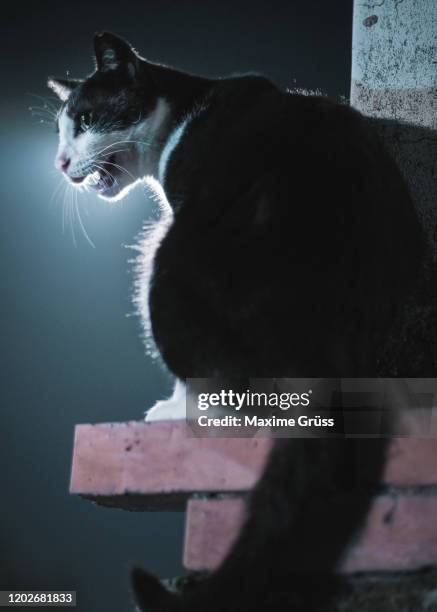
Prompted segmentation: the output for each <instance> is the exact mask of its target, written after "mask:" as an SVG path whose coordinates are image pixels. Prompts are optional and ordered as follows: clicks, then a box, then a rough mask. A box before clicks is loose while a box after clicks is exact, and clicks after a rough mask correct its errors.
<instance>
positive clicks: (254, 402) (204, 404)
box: [197, 389, 312, 411]
mask: <svg viewBox="0 0 437 612" xmlns="http://www.w3.org/2000/svg"><path fill="white" fill-rule="evenodd" d="M311 394H312V390H311V389H309V390H308V391H307V392H305V393H296V392H294V393H262V392H261V393H260V392H254V391H249V390H246V391H244V392H237V391H233V390H232V389H221V391H219V392H217V393H199V395H198V398H197V407H198V409H199V410H208V408H214V407H218V406H220V407H222V408H232V409H234V410H237V411H238V410H241V409H242V408H243V407H244V406H247V407H250V408H252V407H260V408H262V407H267V408H275V407H277V408H280V409H281V410H289V409H290V408H296V407H298V406H302V407H306V406H309V405H310V401H311Z"/></svg>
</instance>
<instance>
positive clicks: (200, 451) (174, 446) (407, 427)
mask: <svg viewBox="0 0 437 612" xmlns="http://www.w3.org/2000/svg"><path fill="white" fill-rule="evenodd" d="M425 430H426V427H424V425H423V419H422V417H421V415H420V413H419V412H417V413H416V412H415V413H411V414H409V415H407V416H405V417H404V418H403V425H402V432H403V435H405V436H407V435H410V434H411V435H413V436H417V435H421V436H422V435H423V434H424V431H425ZM428 430H429V428H428ZM428 430H427V431H428ZM369 443H370V441H369ZM271 444H272V441H271V440H270V439H269V438H265V437H260V438H219V437H217V438H213V437H211V438H196V437H193V434H192V432H191V430H190V429H189V428H188V427H187V426H186V424H185V423H184V422H170V421H167V422H155V423H143V422H129V423H115V424H112V423H102V424H98V425H78V426H77V427H76V434H75V442H74V454H73V466H72V474H71V485H70V491H71V493H76V494H80V495H83V496H87V497H91V498H93V499H95V500H96V501H98V502H100V503H103V504H105V503H106V504H108V505H118V506H123V507H126V508H130V507H132V508H133V506H135V507H141V509H148V508H153V509H154V508H155V507H159V508H163V507H171V506H172V505H173V504H174V503H175V500H176V498H177V500H179V501H178V503H183V502H184V500H185V499H186V498H187V497H188V496H189V495H190V494H191V493H192V492H201V493H202V492H232V491H247V490H249V489H251V488H252V487H253V485H254V484H255V482H256V480H257V478H258V476H259V474H260V472H261V470H262V468H263V465H264V463H265V461H266V457H267V456H268V453H269V450H270V448H271ZM436 466H437V438H426V437H420V438H418V437H402V438H394V439H393V440H392V441H391V446H390V449H389V453H388V462H387V465H386V468H385V474H384V478H383V480H384V482H385V483H387V484H392V485H398V486H402V485H407V486H414V485H431V484H437V467H436ZM122 498H123V499H122Z"/></svg>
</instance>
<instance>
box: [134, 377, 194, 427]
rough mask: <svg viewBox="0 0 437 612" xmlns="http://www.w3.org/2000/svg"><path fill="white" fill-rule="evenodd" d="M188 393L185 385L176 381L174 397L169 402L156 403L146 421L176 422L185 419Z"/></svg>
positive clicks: (148, 413)
mask: <svg viewBox="0 0 437 612" xmlns="http://www.w3.org/2000/svg"><path fill="white" fill-rule="evenodd" d="M186 405H187V400H186V391H185V385H184V383H183V382H181V381H180V380H176V383H175V386H174V389H173V395H172V396H171V397H169V398H168V399H167V400H160V401H159V402H156V404H155V405H154V406H152V408H150V410H148V411H147V412H146V414H145V417H144V420H145V421H147V422H149V421H176V420H181V419H185V416H186V412H187V411H186Z"/></svg>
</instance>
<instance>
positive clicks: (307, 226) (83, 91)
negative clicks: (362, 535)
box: [49, 33, 422, 612]
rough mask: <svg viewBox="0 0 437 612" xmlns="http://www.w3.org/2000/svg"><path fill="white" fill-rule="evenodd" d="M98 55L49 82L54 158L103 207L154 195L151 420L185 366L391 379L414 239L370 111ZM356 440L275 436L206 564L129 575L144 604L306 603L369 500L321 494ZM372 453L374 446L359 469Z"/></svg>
mask: <svg viewBox="0 0 437 612" xmlns="http://www.w3.org/2000/svg"><path fill="white" fill-rule="evenodd" d="M95 55H96V70H95V72H93V74H91V75H90V76H89V77H87V78H86V79H84V80H83V81H72V80H65V79H54V78H51V79H50V80H49V86H50V87H51V88H52V89H53V90H54V91H55V92H56V93H57V94H58V95H59V97H60V98H61V100H62V101H63V105H62V107H61V110H60V112H59V119H58V126H59V150H58V154H57V157H56V166H57V167H58V168H59V169H60V170H61V171H62V172H64V173H65V176H66V177H67V178H68V180H70V181H71V182H72V183H74V184H76V185H78V186H82V187H85V188H88V189H91V190H95V191H96V193H97V194H98V195H99V196H100V197H102V198H104V199H106V200H111V201H112V200H117V199H120V198H122V197H123V196H124V195H125V194H126V192H127V191H128V190H129V189H130V188H131V187H132V186H133V185H135V184H136V183H137V182H138V181H148V182H149V183H150V184H151V185H152V187H153V188H154V189H155V191H156V193H158V195H159V197H160V199H161V202H162V207H163V220H162V222H161V224H160V225H159V227H158V229H157V230H156V232H155V234H154V235H153V236H152V238H151V241H152V242H153V244H154V248H153V256H152V259H153V262H151V261H150V259H151V255H150V251H148V248H149V247H148V246H147V244H146V242H145V245H144V246H143V247H142V250H143V263H142V264H141V265H140V272H141V274H142V278H140V280H139V291H138V295H137V302H138V305H139V308H140V310H141V312H142V314H143V317H144V320H145V323H144V325H145V329H146V331H147V330H149V328H150V330H151V334H152V335H153V340H154V342H155V344H156V347H157V349H158V351H159V354H160V355H161V357H162V359H163V361H164V363H165V364H166V366H167V367H168V369H169V370H170V371H171V372H172V373H173V374H174V375H175V377H176V379H177V381H178V383H177V384H176V388H175V393H174V396H173V398H171V399H170V401H168V402H162V403H158V405H157V406H156V407H155V409H154V410H152V412H151V413H150V415H149V418H151V419H153V418H156V419H159V418H172V417H174V416H176V417H177V418H181V417H183V416H184V407H185V401H184V393H185V390H184V383H183V381H185V380H186V379H187V378H190V377H198V378H201V377H205V378H206V377H219V378H221V379H222V380H235V379H236V378H238V379H243V380H244V379H248V378H251V377H361V376H365V377H373V376H378V375H381V374H386V375H387V374H390V372H384V371H381V365H380V364H381V360H380V355H381V354H382V353H383V352H384V351H385V352H386V351H387V350H389V349H387V338H388V334H389V330H390V329H391V327H392V325H393V323H394V321H395V318H396V317H397V315H398V313H399V310H400V309H402V305H403V303H404V302H405V301H406V300H407V299H409V296H410V295H411V292H412V290H413V287H414V282H415V278H416V275H417V272H418V270H419V267H420V265H421V260H422V237H421V230H420V226H419V223H418V220H417V218H416V213H415V210H414V207H413V205H412V202H411V200H410V197H409V193H408V190H407V188H406V186H405V183H404V181H403V179H402V177H401V175H400V173H399V171H398V169H397V167H396V165H395V164H394V162H393V161H392V159H391V158H390V156H389V155H388V154H387V152H386V151H385V149H384V147H383V146H382V144H381V143H380V141H379V139H378V137H377V136H376V134H375V133H374V131H373V129H372V128H371V127H370V126H369V124H368V122H367V121H366V120H365V119H364V118H363V117H362V116H361V115H360V114H359V113H358V112H355V111H354V110H352V109H351V108H349V107H347V106H346V105H341V104H337V103H335V102H333V101H331V100H328V99H326V98H324V97H320V96H309V95H302V94H297V93H292V92H287V91H281V90H280V89H278V88H277V87H276V86H275V85H274V84H273V83H271V82H270V81H269V80H268V79H266V78H263V77H260V76H255V75H248V76H241V77H233V78H224V79H217V80H211V79H205V78H200V77H197V76H192V75H189V74H185V73H182V72H178V71H176V70H173V69H171V68H167V67H164V66H161V65H157V64H153V63H150V62H148V61H146V60H144V59H143V58H141V57H140V56H139V55H138V54H137V53H136V52H135V51H134V50H133V49H132V47H131V46H130V45H129V44H127V43H126V42H125V41H123V40H122V39H120V38H118V37H116V36H114V35H112V34H108V33H104V34H98V35H96V37H95ZM151 263H152V265H150V264H151ZM391 361H393V359H392V360H391ZM397 373H398V374H400V375H402V374H407V373H408V364H405V365H403V364H397ZM365 442H367V443H368V444H367V445H365V446H366V449H369V448H370V445H371V443H370V441H365ZM359 444H363V442H362V441H361V442H360V441H350V440H349V441H345V440H341V439H289V440H278V441H277V442H276V444H275V447H274V450H273V451H272V455H271V457H270V460H269V462H268V465H267V467H266V470H265V473H264V475H263V476H262V478H261V480H260V482H259V484H258V486H257V487H256V488H255V490H254V492H253V494H252V498H251V500H250V503H249V504H248V510H247V520H246V523H245V525H244V527H243V528H242V530H241V534H240V536H239V539H238V540H237V542H236V544H235V546H234V548H233V550H232V551H231V553H230V554H229V555H228V557H227V559H226V560H225V561H224V562H223V564H222V566H221V567H220V568H219V569H218V571H217V572H215V573H213V574H212V575H211V576H210V577H209V578H207V579H206V580H204V581H202V582H200V583H199V584H198V585H197V586H196V588H193V589H192V590H190V591H188V592H187V593H186V594H184V595H182V596H177V595H174V594H172V593H169V592H167V591H166V590H165V589H164V587H162V586H161V585H160V583H159V581H157V580H156V579H155V578H153V577H151V576H150V575H148V574H146V573H145V572H142V571H141V570H138V571H136V572H135V573H134V576H133V583H134V590H135V593H136V598H137V602H138V605H139V606H140V609H142V610H168V611H170V610H191V611H199V612H200V611H202V612H206V611H208V612H212V611H217V612H218V611H225V610H229V611H230V610H232V611H233V610H235V611H237V610H238V611H239V612H241V611H249V610H276V609H277V610H282V609H285V608H286V609H290V610H291V609H295V610H297V609H305V610H317V609H318V606H319V605H321V602H323V601H326V599H327V598H329V596H330V594H332V592H333V589H332V587H333V585H334V584H335V580H334V579H333V578H332V579H330V580H328V582H327V584H328V583H329V587H328V588H327V589H322V590H320V592H319V593H318V594H317V593H315V591H314V589H307V588H306V589H301V588H300V587H301V585H302V581H301V580H300V579H299V580H297V579H296V575H299V574H300V573H302V572H303V571H304V568H305V567H310V566H311V559H314V554H315V553H314V550H315V547H317V550H318V553H317V555H318V557H319V562H320V567H321V573H322V574H323V575H327V576H330V575H331V573H332V571H333V570H334V568H335V566H336V563H337V562H338V560H339V558H340V557H341V554H342V552H343V550H344V546H345V545H346V544H347V542H348V541H349V539H350V537H351V535H353V533H354V532H355V530H356V529H357V528H358V527H359V526H360V524H361V522H362V520H363V518H364V517H365V514H366V511H367V508H368V500H367V499H363V500H362V503H357V504H356V505H355V506H354V507H353V508H350V507H348V508H347V510H346V509H345V508H346V507H343V506H342V505H341V504H340V505H339V504H338V502H336V501H332V500H334V499H335V500H338V499H339V498H341V495H342V494H343V493H344V492H345V491H346V490H347V488H348V487H349V486H350V483H351V482H353V480H354V479H353V478H350V474H351V470H353V469H354V466H355V467H356V461H357V456H358V455H357V445H359ZM363 453H365V449H364V451H363ZM383 453H384V445H383V444H380V445H379V446H378V447H375V446H372V452H371V453H370V456H371V458H372V461H369V465H368V466H367V467H368V469H371V468H370V467H369V466H370V465H373V466H374V467H373V470H374V473H375V474H377V473H378V470H380V469H381V466H382V463H383ZM368 454H369V453H367V455H368ZM367 455H366V456H367ZM359 456H360V457H362V456H364V454H359ZM299 591H302V594H301V599H298V600H296V602H295V603H294V604H293V605H292V606H291V605H290V603H289V601H290V600H289V594H290V593H292V592H294V593H296V592H299ZM322 593H323V594H322ZM284 602H287V603H284Z"/></svg>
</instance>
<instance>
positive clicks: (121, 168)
mask: <svg viewBox="0 0 437 612" xmlns="http://www.w3.org/2000/svg"><path fill="white" fill-rule="evenodd" d="M96 161H97V162H100V163H102V164H104V165H108V166H114V167H115V168H118V169H119V170H121V171H122V172H126V174H127V175H128V176H129V177H130V178H131V179H132V180H133V181H136V180H137V179H136V177H135V176H134V175H133V174H132V173H131V172H129V170H127V169H126V168H124V167H123V166H120V164H116V163H114V162H109V161H106V160H101V159H97V160H96Z"/></svg>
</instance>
